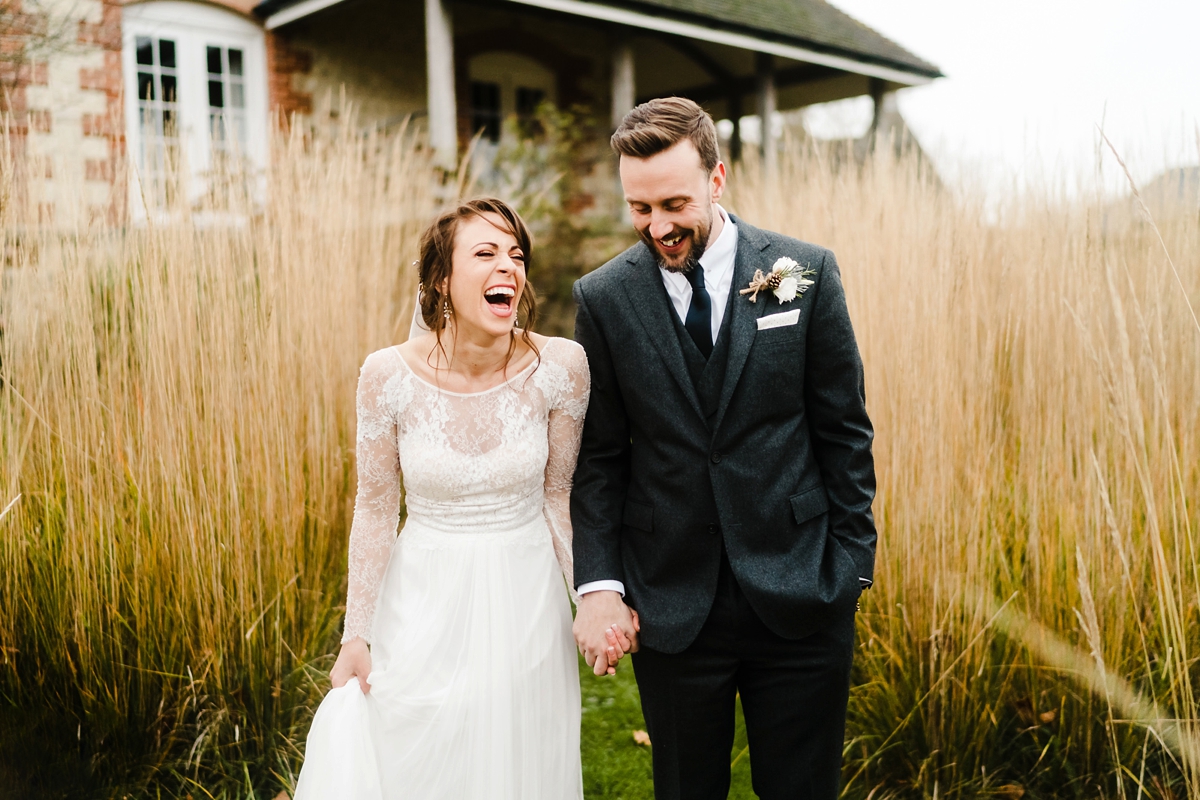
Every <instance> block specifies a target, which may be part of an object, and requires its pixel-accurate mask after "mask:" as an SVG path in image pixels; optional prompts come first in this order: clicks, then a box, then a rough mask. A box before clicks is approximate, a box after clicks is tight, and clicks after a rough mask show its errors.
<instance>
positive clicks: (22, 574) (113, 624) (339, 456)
mask: <svg viewBox="0 0 1200 800" xmlns="http://www.w3.org/2000/svg"><path fill="white" fill-rule="evenodd" d="M9 146H10V148H11V146H12V143H11V142H10V143H9ZM10 152H11V151H10ZM5 166H6V172H5V173H4V175H3V179H4V181H5V186H6V188H7V189H8V193H7V194H8V196H9V197H11V198H12V201H11V202H8V203H6V204H5V205H4V206H3V208H2V209H0V214H2V215H3V216H2V219H0V225H2V230H0V236H3V237H4V242H3V246H4V252H5V253H6V256H7V264H6V265H5V272H4V284H3V296H2V298H0V325H2V326H3V334H2V337H3V338H2V340H0V381H2V388H0V497H2V498H3V500H2V501H0V509H4V508H5V506H9V505H10V503H11V507H9V508H7V511H6V514H5V516H4V518H3V519H0V649H2V652H3V655H2V656H0V720H2V722H0V763H3V764H4V766H3V767H0V770H4V771H0V785H3V784H7V785H9V786H22V785H23V786H26V787H28V792H29V794H30V796H35V797H43V796H45V797H52V796H56V795H58V794H64V793H65V794H68V795H75V794H78V795H79V796H104V795H105V794H106V793H107V792H109V791H112V792H115V793H123V792H128V793H129V794H130V796H144V795H143V792H149V791H150V790H151V789H153V790H155V791H162V792H163V793H165V795H166V796H179V797H184V796H194V797H204V796H206V792H209V791H211V792H213V793H215V794H225V795H227V796H240V795H247V796H248V795H250V794H251V793H252V792H258V793H260V794H261V793H262V792H265V791H267V788H265V787H275V789H274V791H271V792H270V796H273V795H274V793H275V792H277V791H278V789H279V788H280V787H283V786H290V785H291V783H292V782H293V778H294V773H295V770H296V769H297V767H298V765H299V763H300V754H301V750H300V748H301V747H302V745H303V741H304V735H305V733H306V732H307V727H308V721H309V719H310V718H311V715H312V712H313V711H314V710H315V707H316V703H317V701H318V700H319V698H320V696H321V694H322V693H323V691H324V689H325V688H327V678H326V673H327V670H328V667H329V666H330V665H331V664H332V658H331V657H330V654H331V653H334V652H335V651H336V646H337V642H338V639H339V636H340V623H341V614H340V612H341V605H342V604H343V602H344V581H345V550H346V536H347V531H348V525H349V518H350V513H351V510H352V509H351V505H352V499H353V492H354V488H355V477H354V424H355V420H354V416H355V415H354V394H355V385H356V382H357V377H358V369H359V366H360V365H361V363H362V360H363V358H364V357H365V355H366V354H367V353H369V352H370V351H372V350H375V349H377V348H379V347H383V346H386V345H388V344H391V343H394V342H396V341H399V340H401V339H402V338H403V336H404V335H406V334H407V331H408V317H407V316H406V315H407V314H408V313H409V311H410V309H411V307H412V305H411V303H412V296H413V293H414V292H415V288H416V278H415V272H414V270H413V268H412V267H411V266H410V265H411V262H412V260H413V258H414V257H415V255H414V253H415V251H416V245H417V236H418V235H419V233H420V231H421V229H422V228H423V227H424V226H425V225H426V224H427V223H428V221H429V219H430V218H431V216H432V212H433V208H434V202H433V189H434V185H433V181H432V178H431V173H430V171H429V170H428V167H427V164H426V161H425V159H424V157H423V155H422V151H421V149H420V147H419V144H418V142H417V141H416V139H415V138H414V136H413V135H412V134H411V133H409V132H407V131H399V132H394V133H392V134H390V135H386V136H384V135H362V134H361V133H360V132H359V131H358V130H357V126H356V125H355V124H354V122H353V118H352V116H351V115H343V123H342V124H341V125H340V126H339V127H336V128H334V129H331V130H325V131H322V132H320V133H316V132H311V131H310V132H308V133H304V132H302V131H301V130H299V129H298V128H297V129H294V130H293V133H292V134H291V135H288V136H285V135H283V134H280V135H278V136H277V137H276V139H275V141H274V142H273V158H272V160H271V163H270V165H269V167H268V168H267V169H266V171H265V174H263V175H262V176H261V177H255V178H253V179H247V178H246V176H245V175H244V174H241V173H239V171H238V170H236V169H234V168H233V166H232V165H226V166H225V168H223V169H219V170H216V171H214V172H213V173H210V174H209V175H207V176H206V177H205V178H204V179H203V180H198V181H192V182H191V183H190V184H188V183H185V182H184V180H183V177H182V176H183V174H184V171H183V170H179V171H178V172H177V173H176V174H173V175H169V176H167V180H170V181H172V182H173V184H172V185H171V186H169V187H167V189H168V190H167V191H158V192H157V194H158V196H160V197H162V196H166V197H175V198H177V201H176V202H175V203H173V204H172V205H169V206H166V207H157V208H155V209H153V210H152V213H151V214H150V216H149V219H146V220H143V221H141V222H137V221H136V218H135V217H134V215H135V214H136V210H131V211H130V212H129V214H128V215H127V217H128V218H129V219H130V224H125V225H121V224H113V223H112V222H111V219H112V215H111V214H109V213H100V214H93V215H92V216H91V217H90V218H89V217H88V216H87V215H86V214H84V213H80V212H81V211H86V210H87V209H82V210H81V209H78V208H70V207H66V206H67V203H66V202H65V201H64V202H63V203H62V204H61V205H60V206H59V207H57V208H55V209H54V211H55V214H54V217H55V219H67V220H79V221H77V222H67V223H60V222H55V219H48V218H46V215H45V209H44V208H43V209H42V217H41V218H40V219H39V218H38V217H37V216H36V212H37V205H38V203H37V197H36V195H34V194H33V192H34V191H36V187H31V186H30V184H29V182H28V181H26V180H25V177H26V176H25V175H24V174H23V172H24V168H25V166H26V165H25V164H23V163H22V160H21V159H19V158H18V159H14V158H11V157H10V158H9V159H8V160H7V161H6V162H5ZM155 188H156V189H162V188H163V187H161V186H156V187H155ZM125 189H126V185H125V184H124V183H123V182H118V185H117V190H116V191H117V196H116V197H115V198H114V203H115V204H118V205H123V204H124V203H125ZM134 191H135V195H134V204H133V205H132V206H131V208H135V206H136V202H137V198H138V197H140V196H141V195H143V194H145V195H150V194H151V192H149V191H146V192H144V193H143V192H141V191H139V190H138V189H136V188H135V190H134ZM102 211H104V212H107V210H106V209H105V210H102ZM6 778H7V780H6ZM81 787H87V788H81ZM0 796H5V797H7V796H8V795H7V794H5V792H4V791H0ZM118 796H119V794H118Z"/></svg>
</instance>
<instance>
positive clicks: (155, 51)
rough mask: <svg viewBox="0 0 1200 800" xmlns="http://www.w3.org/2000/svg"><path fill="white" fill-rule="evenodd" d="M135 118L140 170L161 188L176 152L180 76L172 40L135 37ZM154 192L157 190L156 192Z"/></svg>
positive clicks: (173, 161)
mask: <svg viewBox="0 0 1200 800" xmlns="http://www.w3.org/2000/svg"><path fill="white" fill-rule="evenodd" d="M136 46H137V53H136V59H135V60H136V62H137V98H138V99H137V119H138V132H139V134H140V136H139V141H140V143H141V148H140V150H141V152H140V156H141V165H140V166H141V168H142V170H143V172H144V173H145V175H146V177H147V178H148V179H150V181H151V182H152V184H153V185H155V186H156V187H159V188H161V187H160V184H161V181H162V178H163V176H164V174H165V173H166V172H167V169H168V167H170V166H171V165H172V164H173V163H175V160H176V157H177V155H178V149H179V130H178V124H179V76H178V72H177V70H178V64H177V63H176V58H175V41H174V40H173V39H156V38H153V37H150V36H138V37H137V39H136ZM156 191H157V189H156Z"/></svg>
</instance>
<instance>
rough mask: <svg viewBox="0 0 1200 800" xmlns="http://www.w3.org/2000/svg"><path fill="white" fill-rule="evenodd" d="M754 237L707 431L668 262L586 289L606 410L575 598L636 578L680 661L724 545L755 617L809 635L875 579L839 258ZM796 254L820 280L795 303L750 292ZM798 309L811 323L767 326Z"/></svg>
mask: <svg viewBox="0 0 1200 800" xmlns="http://www.w3.org/2000/svg"><path fill="white" fill-rule="evenodd" d="M734 221H735V223H736V224H737V227H738V246H737V258H736V262H735V267H734V277H733V293H732V297H731V299H730V301H729V305H728V307H727V309H726V312H725V313H726V315H729V314H732V315H733V316H732V319H731V320H730V327H729V336H730V337H731V339H730V342H729V360H728V366H727V369H726V373H725V378H724V384H723V387H722V391H721V397H720V403H719V406H718V409H717V413H716V414H715V416H714V417H712V418H710V419H706V418H705V415H704V414H703V412H702V410H701V405H700V401H699V399H698V397H697V392H696V389H695V386H694V384H693V382H692V380H691V377H690V376H689V373H688V370H687V366H686V364H685V361H684V355H683V350H682V347H681V342H680V339H679V336H678V335H677V333H676V327H675V323H674V322H673V320H672V318H671V316H670V315H673V314H674V313H675V311H674V310H673V309H672V307H671V303H670V300H669V298H668V297H667V293H666V289H665V288H664V287H663V283H662V277H661V275H660V274H659V270H658V267H657V265H656V263H655V260H654V257H653V254H652V253H651V252H650V250H649V248H647V247H646V246H645V245H644V244H641V243H639V244H637V245H635V246H634V247H632V248H630V249H629V250H627V251H625V252H624V253H622V254H621V255H619V256H617V257H616V258H614V259H613V260H612V261H610V262H608V263H607V264H605V265H604V266H602V267H600V268H599V269H597V270H596V271H594V272H592V273H590V274H588V275H586V276H584V277H583V278H581V279H580V280H579V281H578V282H577V283H576V284H575V288H574V296H575V302H576V304H577V306H578V310H577V316H576V323H575V338H576V341H578V342H579V343H580V344H581V345H583V347H584V349H585V350H586V351H587V357H588V363H589V365H590V368H591V373H592V393H591V401H590V403H589V405H588V412H587V419H586V421H585V423H584V429H583V444H582V449H581V450H580V454H579V463H578V467H577V468H576V472H575V484H574V489H573V491H572V495H571V519H572V522H573V524H574V542H575V544H574V550H575V582H576V586H579V585H582V584H584V583H588V582H590V581H596V580H605V579H613V580H620V581H623V582H624V584H625V590H626V602H627V603H629V605H630V606H632V607H633V608H636V609H637V610H638V612H639V615H640V617H641V625H642V632H641V641H642V643H643V644H644V645H645V646H647V647H651V648H653V649H655V650H659V651H662V652H667V653H675V652H680V651H682V650H683V649H685V648H686V647H687V646H688V645H689V644H691V642H692V641H693V640H694V639H695V637H696V635H697V633H698V632H699V631H700V628H701V626H702V625H703V624H704V621H705V619H706V618H707V616H708V612H709V609H710V608H711V606H712V602H713V598H714V595H715V591H716V584H717V572H718V568H719V566H720V558H721V555H720V554H721V540H722V538H723V540H724V545H725V548H726V551H727V553H728V557H729V562H730V565H731V566H732V568H733V572H734V574H735V575H736V577H737V580H738V583H739V585H740V586H741V588H742V591H743V592H744V593H745V596H746V598H747V600H748V601H749V602H750V605H751V607H752V608H753V609H754V610H755V612H756V613H757V614H758V615H759V617H761V619H762V620H763V622H764V623H765V624H766V625H767V626H768V627H770V628H771V630H773V631H774V632H776V633H777V634H779V635H781V636H784V637H787V638H800V637H803V636H806V635H808V634H809V633H812V632H813V631H816V630H818V629H820V628H821V627H823V626H824V625H825V624H827V623H828V622H830V621H831V620H832V619H834V618H835V617H838V616H841V615H844V614H847V613H852V612H853V608H854V604H855V602H856V600H857V598H858V595H859V592H860V582H859V578H860V577H862V578H867V579H870V578H872V575H873V570H874V562H875V539H876V534H875V523H874V520H873V518H872V516H871V502H872V500H873V498H874V495H875V470H874V463H873V461H872V457H871V439H872V429H871V423H870V420H869V419H868V418H867V413H866V406H865V398H864V394H863V369H862V361H861V359H860V357H859V353H858V347H857V345H856V344H855V341H854V332H853V330H852V329H851V327H850V317H849V315H848V313H847V310H846V300H845V296H844V294H843V291H842V283H841V276H840V274H839V272H838V268H837V262H836V261H835V260H834V257H833V253H831V252H830V251H828V250H825V249H823V248H821V247H816V246H814V245H811V244H806V243H804V242H801V241H798V240H796V239H791V238H788V237H786V236H780V235H778V234H775V233H771V232H768V231H763V230H759V229H757V228H755V227H753V226H751V225H749V224H748V223H746V222H744V221H742V220H739V219H737V218H736V217H735V218H734ZM781 256H788V257H790V258H792V259H794V260H796V261H797V262H799V263H800V265H801V266H804V267H807V268H809V269H812V270H814V271H815V272H816V274H815V275H814V276H812V280H814V281H815V284H814V285H813V286H811V287H809V288H808V290H807V291H806V292H805V294H803V295H799V296H797V297H796V299H795V300H793V301H791V302H790V303H786V304H780V303H779V301H778V300H777V299H776V298H775V297H774V295H771V294H770V293H760V294H759V296H758V302H756V303H751V302H750V301H749V300H748V299H747V298H746V297H744V296H741V295H739V294H738V291H739V290H740V289H742V288H744V287H745V286H746V285H747V284H748V283H749V282H750V279H751V278H752V277H753V275H754V271H755V270H756V269H761V270H763V272H768V271H769V270H770V269H771V266H772V265H773V264H774V262H775V260H776V259H778V258H780V257H781ZM792 309H799V310H800V315H799V322H798V323H797V324H795V325H791V326H786V327H777V328H770V329H766V330H761V331H760V330H758V329H757V323H756V321H757V320H758V318H759V317H762V316H765V315H767V314H772V313H780V312H785V311H790V310H792Z"/></svg>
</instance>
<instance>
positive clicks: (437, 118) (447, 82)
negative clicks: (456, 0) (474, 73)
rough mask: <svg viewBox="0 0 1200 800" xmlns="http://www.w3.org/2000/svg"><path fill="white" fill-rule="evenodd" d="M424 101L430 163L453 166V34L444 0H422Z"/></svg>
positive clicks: (455, 145)
mask: <svg viewBox="0 0 1200 800" xmlns="http://www.w3.org/2000/svg"><path fill="white" fill-rule="evenodd" d="M425 74H426V76H427V81H426V89H425V91H426V102H427V104H428V107H429V146H430V147H431V148H432V149H433V152H434V163H435V164H436V165H437V166H439V167H441V168H443V169H445V170H447V171H450V170H453V169H454V167H455V165H456V162H457V161H458V112H457V110H456V109H455V100H454V34H453V31H452V29H451V27H450V13H449V11H448V10H447V9H446V4H445V0H425Z"/></svg>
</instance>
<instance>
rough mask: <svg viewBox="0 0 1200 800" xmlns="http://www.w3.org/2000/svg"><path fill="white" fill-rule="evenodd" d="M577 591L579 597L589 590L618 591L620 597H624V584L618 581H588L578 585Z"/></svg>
mask: <svg viewBox="0 0 1200 800" xmlns="http://www.w3.org/2000/svg"><path fill="white" fill-rule="evenodd" d="M578 592H579V596H580V597H583V596H584V595H585V594H588V593H589V592H620V593H621V597H624V596H625V584H623V583H621V582H620V581H588V582H587V583H585V584H583V585H582V586H580V587H579V589H578Z"/></svg>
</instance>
